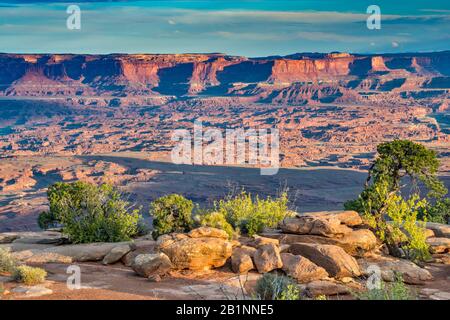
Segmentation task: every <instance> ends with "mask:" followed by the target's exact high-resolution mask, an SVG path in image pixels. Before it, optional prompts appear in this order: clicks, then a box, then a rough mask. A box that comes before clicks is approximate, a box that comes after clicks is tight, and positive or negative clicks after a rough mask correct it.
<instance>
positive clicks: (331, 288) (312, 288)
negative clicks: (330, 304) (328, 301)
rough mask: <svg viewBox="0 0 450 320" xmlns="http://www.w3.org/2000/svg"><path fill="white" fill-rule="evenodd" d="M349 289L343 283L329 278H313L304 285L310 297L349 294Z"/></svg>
mask: <svg viewBox="0 0 450 320" xmlns="http://www.w3.org/2000/svg"><path fill="white" fill-rule="evenodd" d="M351 290H352V289H351V288H349V287H347V286H345V285H343V284H340V283H336V282H334V281H329V280H315V281H312V282H310V283H308V284H307V285H306V294H307V295H308V296H310V297H317V296H319V295H325V296H335V295H345V294H349V293H350V292H351Z"/></svg>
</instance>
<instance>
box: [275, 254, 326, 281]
mask: <svg viewBox="0 0 450 320" xmlns="http://www.w3.org/2000/svg"><path fill="white" fill-rule="evenodd" d="M281 260H282V262H283V271H284V272H285V273H286V274H287V275H288V276H291V277H292V278H294V279H297V281H298V282H300V283H306V282H311V281H314V280H321V279H325V278H328V273H327V271H326V270H325V269H324V268H322V267H319V266H318V265H316V264H314V263H312V262H311V261H310V260H308V259H307V258H305V257H302V256H295V255H293V254H291V253H282V254H281Z"/></svg>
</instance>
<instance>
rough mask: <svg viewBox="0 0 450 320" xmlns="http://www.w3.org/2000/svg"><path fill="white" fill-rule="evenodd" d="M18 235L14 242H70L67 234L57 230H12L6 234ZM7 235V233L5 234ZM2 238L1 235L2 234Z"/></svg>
mask: <svg viewBox="0 0 450 320" xmlns="http://www.w3.org/2000/svg"><path fill="white" fill-rule="evenodd" d="M8 234H9V235H11V236H16V239H15V240H14V241H13V242H14V243H24V244H52V245H60V244H65V243H68V238H67V236H65V235H63V234H62V233H61V232H57V231H40V232H12V233H6V235H8ZM3 235H5V233H4V234H3ZM0 238H1V235H0Z"/></svg>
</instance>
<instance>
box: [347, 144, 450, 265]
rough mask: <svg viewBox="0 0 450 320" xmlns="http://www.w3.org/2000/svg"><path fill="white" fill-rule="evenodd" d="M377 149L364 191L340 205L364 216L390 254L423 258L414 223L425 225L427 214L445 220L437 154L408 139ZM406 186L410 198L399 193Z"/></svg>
mask: <svg viewBox="0 0 450 320" xmlns="http://www.w3.org/2000/svg"><path fill="white" fill-rule="evenodd" d="M377 151H378V156H377V158H376V159H375V161H374V163H373V164H372V166H371V167H370V169H369V175H368V178H367V180H366V183H365V186H364V190H363V192H362V193H361V194H360V196H359V197H358V199H356V200H352V201H349V202H347V203H345V205H344V206H345V208H346V209H349V210H356V211H358V212H359V213H361V214H362V215H363V216H364V218H365V220H366V221H367V222H368V223H369V224H370V225H371V227H372V228H373V229H374V230H375V231H376V233H377V235H378V236H379V237H380V239H381V240H382V241H384V243H385V244H386V245H387V247H388V248H389V253H390V254H392V255H394V256H397V257H405V258H410V259H421V260H423V259H427V258H428V257H429V252H428V246H427V244H426V242H425V240H426V238H425V228H424V225H423V223H420V222H418V221H419V219H422V221H426V220H427V218H428V216H430V215H431V216H432V217H433V219H435V220H436V219H440V218H439V217H441V218H442V217H445V214H446V213H445V211H446V210H447V208H448V207H450V205H449V204H448V201H447V200H445V195H446V194H447V189H446V188H445V186H444V184H443V183H442V181H440V180H439V178H438V176H437V172H438V168H439V161H438V159H437V154H436V152H434V151H432V150H428V149H427V148H425V147H424V146H423V145H421V144H418V143H414V142H412V141H408V140H394V141H392V142H386V143H382V144H380V145H379V146H378V147H377ZM417 182H421V183H422V184H423V186H424V188H423V189H427V190H428V192H427V194H426V196H424V197H423V196H422V195H421V190H420V189H419V188H418V185H417ZM402 183H404V184H403V185H402ZM408 183H409V184H410V188H409V189H410V196H409V197H407V198H406V197H405V196H403V195H402V190H405V187H406V186H407V185H408ZM447 214H448V213H447ZM388 222H389V223H388Z"/></svg>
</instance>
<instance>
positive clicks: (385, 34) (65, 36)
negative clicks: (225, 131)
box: [0, 0, 450, 57]
mask: <svg viewBox="0 0 450 320" xmlns="http://www.w3.org/2000/svg"><path fill="white" fill-rule="evenodd" d="M70 4H76V5H78V6H79V7H80V10H81V29H80V30H69V29H68V28H67V26H66V20H67V18H68V17H69V14H68V13H67V12H66V10H67V7H68V6H69V5H70ZM369 5H378V6H379V8H380V10H381V29H379V30H377V29H374V30H370V29H368V28H367V24H366V20H367V18H368V17H369V14H368V13H367V8H368V6H369ZM442 50H450V1H449V0H434V1H433V0H426V1H424V0H409V1H407V0H314V1H312V0H240V1H236V0H229V1H222V0H197V1H187V0H165V1H164V0H141V1H136V0H128V1H125V0H122V1H99V0H89V1H87V0H84V1H83V0H81V1H75V2H70V3H67V2H66V1H44V0H42V1H33V0H19V1H12V0H11V1H9V0H0V52H11V53H93V54H94V53H95V54H96V53H194V52H196V53H197V52H199V53H211V52H221V53H226V54H230V55H245V56H250V57H258V56H268V55H287V54H292V53H296V52H332V51H342V52H352V53H388V52H418V51H442Z"/></svg>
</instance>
